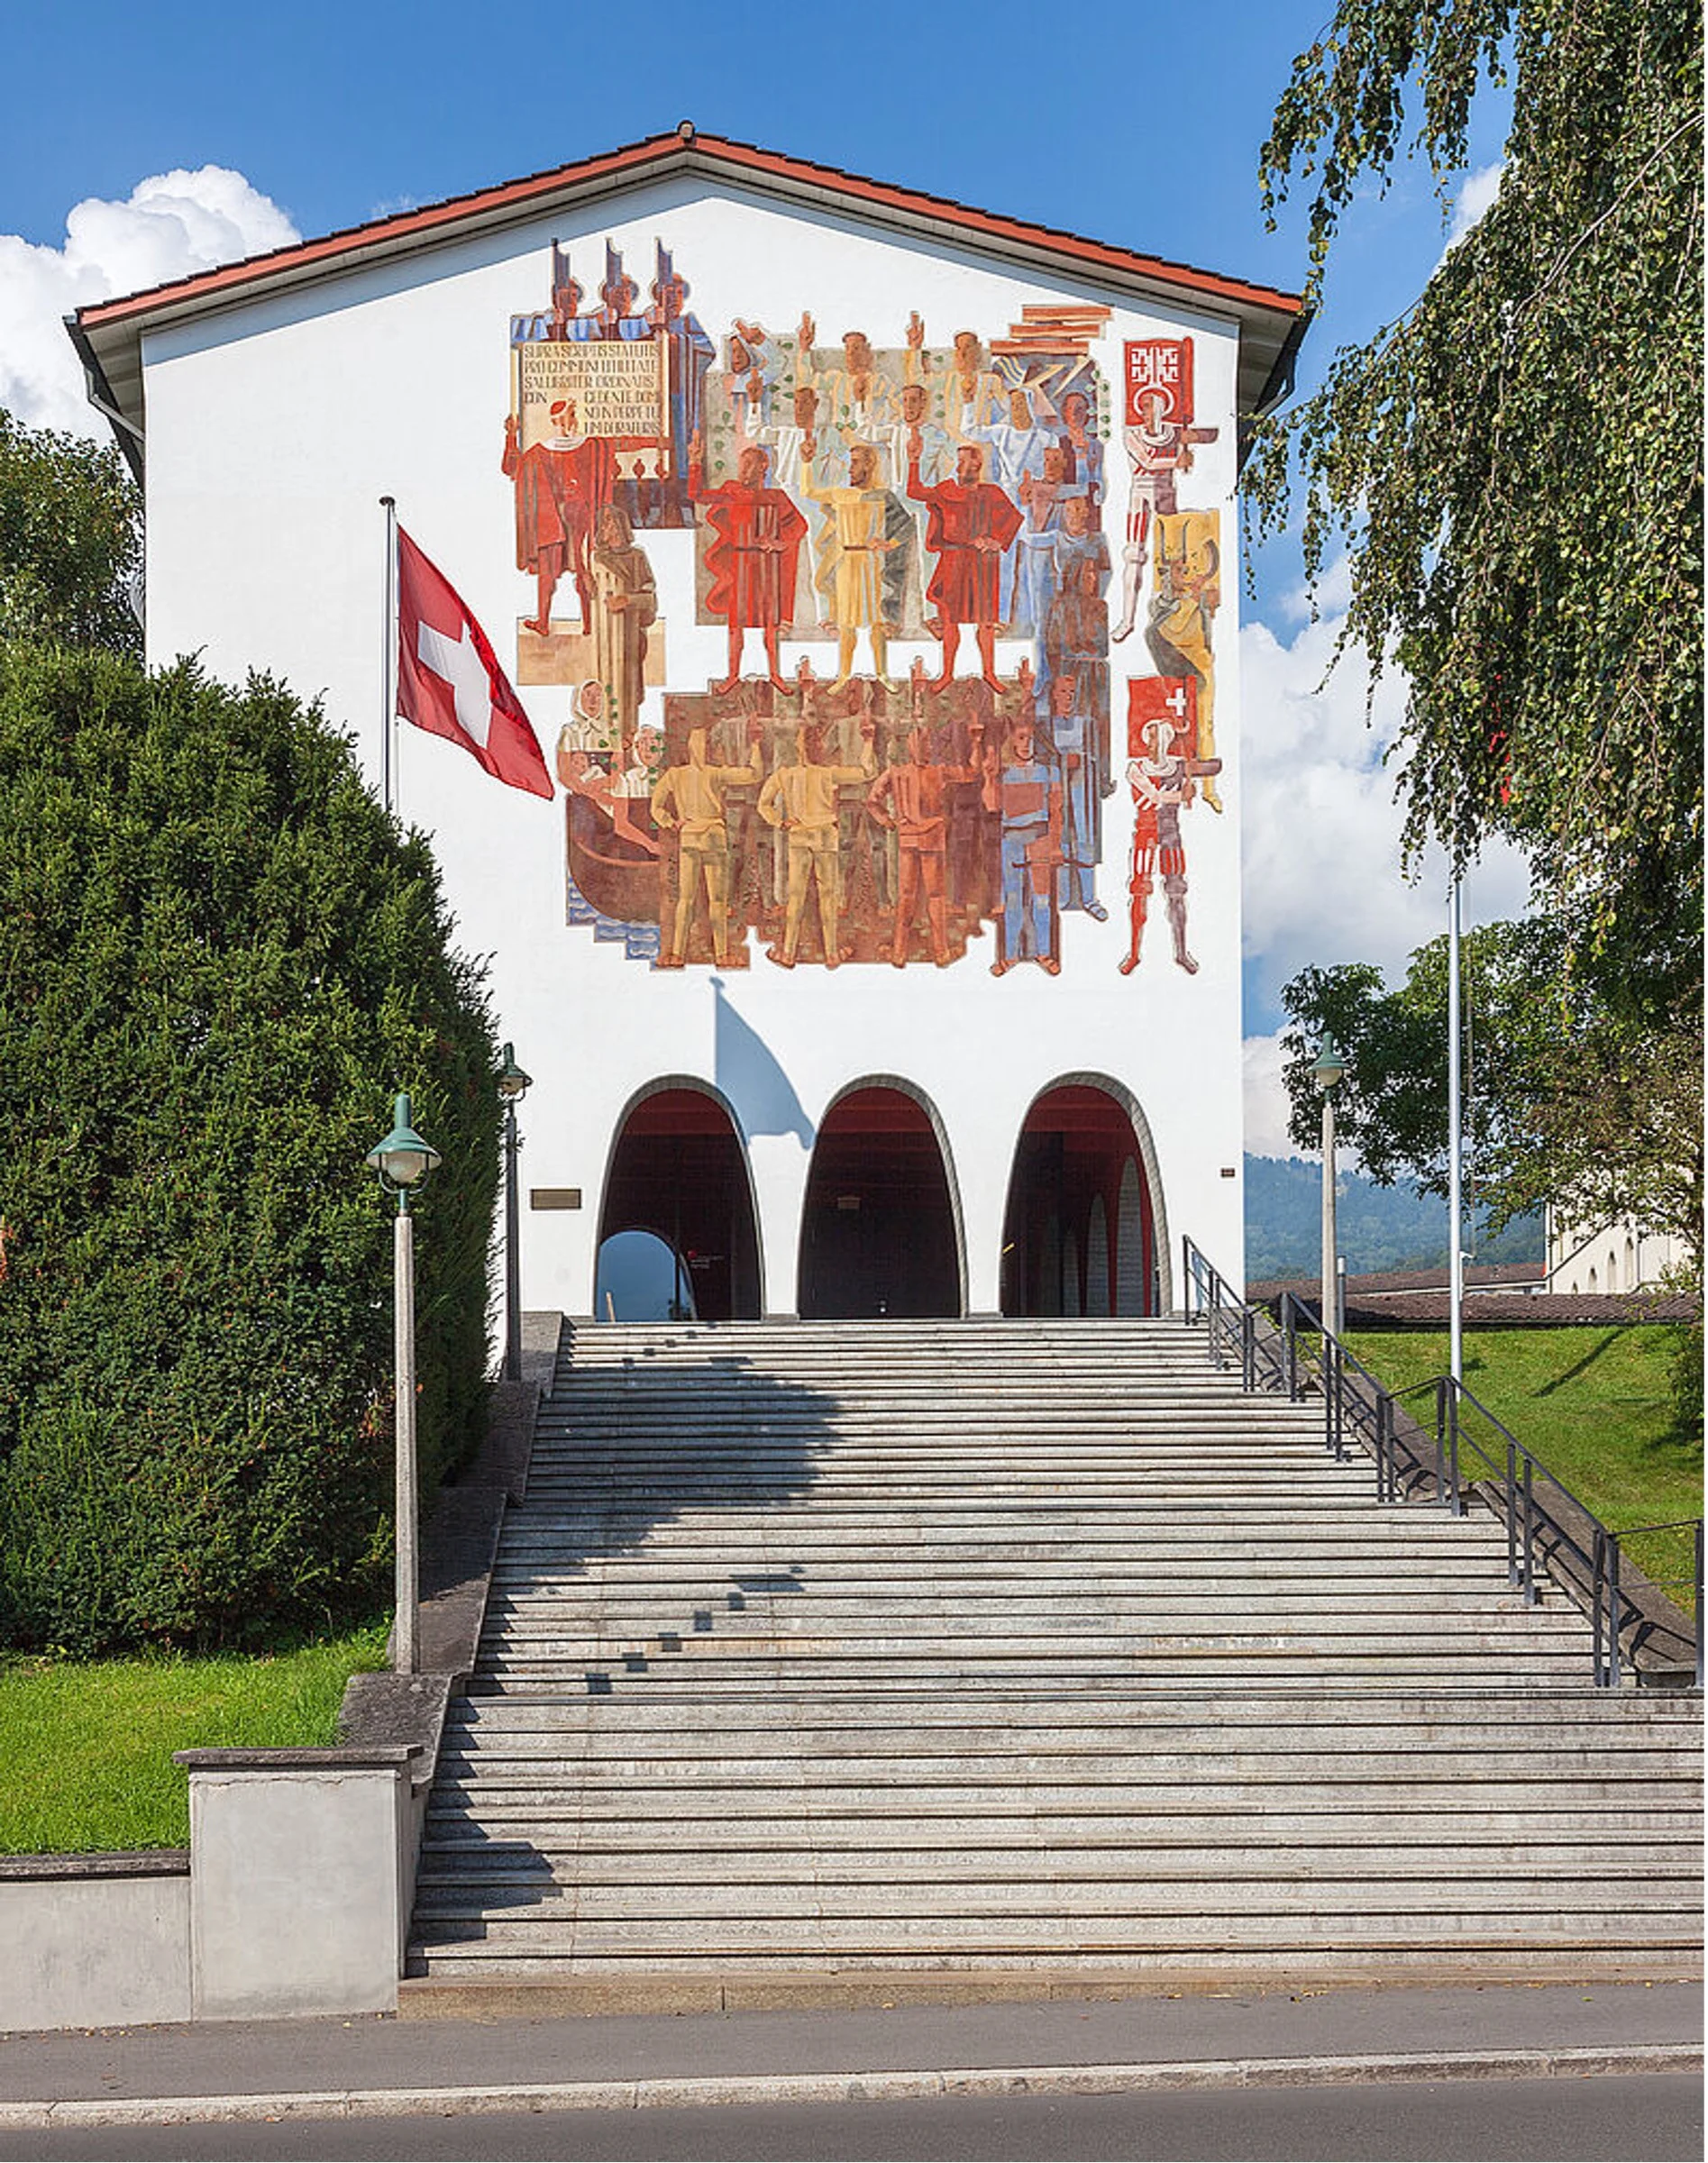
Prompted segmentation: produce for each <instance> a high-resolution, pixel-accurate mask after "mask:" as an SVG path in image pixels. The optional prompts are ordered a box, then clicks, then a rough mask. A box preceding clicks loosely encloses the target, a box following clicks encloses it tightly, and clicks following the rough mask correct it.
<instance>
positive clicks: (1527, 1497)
mask: <svg viewBox="0 0 1708 2163" xmlns="http://www.w3.org/2000/svg"><path fill="white" fill-rule="evenodd" d="M1533 1470H1534V1467H1533V1466H1532V1465H1531V1463H1530V1458H1529V1456H1526V1457H1525V1459H1524V1604H1525V1606H1526V1607H1534V1606H1535V1605H1536V1501H1535V1496H1534V1494H1533V1492H1532V1491H1531V1480H1530V1475H1531V1473H1532V1471H1533Z"/></svg>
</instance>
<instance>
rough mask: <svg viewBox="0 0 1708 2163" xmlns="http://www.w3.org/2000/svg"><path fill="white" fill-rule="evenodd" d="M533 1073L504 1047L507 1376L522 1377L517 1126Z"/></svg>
mask: <svg viewBox="0 0 1708 2163" xmlns="http://www.w3.org/2000/svg"><path fill="white" fill-rule="evenodd" d="M533 1081H534V1077H533V1075H532V1074H527V1073H524V1072H523V1071H522V1069H521V1068H520V1067H519V1066H518V1065H517V1064H516V1046H515V1045H512V1044H507V1045H505V1047H504V1064H503V1065H502V1066H501V1067H500V1068H499V1069H498V1095H499V1096H500V1098H501V1099H502V1100H503V1102H504V1379H505V1380H506V1382H519V1381H520V1380H521V1379H522V1256H521V1253H520V1249H519V1231H520V1225H519V1207H518V1203H517V1200H516V1151H517V1150H518V1149H519V1148H520V1147H521V1146H522V1144H521V1142H520V1140H519V1139H518V1138H517V1136H516V1106H517V1105H518V1104H519V1103H520V1102H521V1101H522V1100H523V1098H524V1097H525V1096H526V1095H527V1093H528V1090H529V1088H530V1086H531V1085H532V1083H533Z"/></svg>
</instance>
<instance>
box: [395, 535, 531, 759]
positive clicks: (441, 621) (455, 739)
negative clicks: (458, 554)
mask: <svg viewBox="0 0 1708 2163" xmlns="http://www.w3.org/2000/svg"><path fill="white" fill-rule="evenodd" d="M397 711H398V712H399V713H400V714H401V715H402V716H403V717H404V719H405V720H406V721H413V722H414V723H415V725H416V727H417V728H425V730H426V731H427V733H428V735H434V736H449V737H450V739H451V741H452V743H453V744H461V745H462V747H463V749H464V750H465V751H468V752H471V753H473V755H474V756H475V757H476V758H477V759H478V760H479V761H480V763H481V765H482V766H484V767H485V768H486V770H487V771H488V772H489V774H491V775H493V776H494V777H495V779H497V780H500V781H506V782H507V783H508V784H509V786H510V787H511V788H512V789H526V790H527V791H528V792H529V794H530V795H532V796H552V795H553V794H554V793H555V791H554V790H553V786H552V777H551V775H550V774H549V773H548V772H547V771H546V765H545V760H544V757H543V755H542V753H541V751H540V744H539V739H538V737H537V736H535V735H534V727H533V724H532V723H531V722H530V721H529V719H528V716H527V715H526V713H525V711H524V710H523V706H522V701H521V700H520V699H519V698H517V697H516V692H515V691H514V690H513V689H512V688H511V685H510V680H509V678H508V677H507V675H506V674H505V672H504V671H503V670H502V669H501V668H500V667H499V666H498V661H497V659H496V657H495V656H494V654H493V651H492V645H491V642H490V640H489V638H488V637H487V634H486V633H485V632H484V631H483V630H482V629H481V628H480V625H479V624H477V623H476V622H475V620H474V618H473V616H470V613H469V610H468V607H467V606H466V604H465V603H464V601H463V599H462V598H461V595H460V594H459V593H458V592H457V590H456V589H455V587H453V586H452V583H451V581H450V580H449V579H447V578H446V577H445V575H444V573H443V571H442V570H437V569H436V568H435V567H434V565H433V564H432V563H430V562H429V561H427V559H426V557H425V556H424V555H423V554H422V552H421V551H420V550H419V549H418V548H417V547H416V544H415V543H414V542H413V541H412V540H411V539H410V538H409V536H408V534H406V533H405V532H404V531H403V529H402V527H401V526H400V527H399V528H398V529H397Z"/></svg>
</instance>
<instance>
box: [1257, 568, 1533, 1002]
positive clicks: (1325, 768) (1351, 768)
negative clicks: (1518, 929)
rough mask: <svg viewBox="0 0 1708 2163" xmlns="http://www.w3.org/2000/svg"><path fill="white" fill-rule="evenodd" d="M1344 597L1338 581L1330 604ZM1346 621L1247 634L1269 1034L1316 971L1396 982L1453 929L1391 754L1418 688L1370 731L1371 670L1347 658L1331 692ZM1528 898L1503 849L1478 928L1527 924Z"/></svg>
mask: <svg viewBox="0 0 1708 2163" xmlns="http://www.w3.org/2000/svg"><path fill="white" fill-rule="evenodd" d="M1338 590H1339V589H1337V588H1336V587H1335V586H1334V584H1333V576H1332V574H1331V576H1330V580H1329V583H1328V585H1327V587H1326V589H1325V591H1326V592H1327V593H1329V594H1333V593H1335V592H1336V591H1338ZM1342 621H1343V616H1341V615H1340V614H1339V613H1330V614H1328V615H1325V616H1323V617H1322V618H1321V619H1320V621H1318V622H1317V623H1315V624H1310V623H1307V624H1305V625H1302V627H1301V628H1300V629H1299V630H1298V631H1297V632H1296V633H1295V634H1294V635H1293V637H1292V642H1291V643H1283V642H1282V641H1281V640H1280V639H1279V638H1277V637H1276V635H1275V634H1274V632H1273V631H1272V630H1270V628H1269V627H1268V626H1267V625H1265V624H1260V623H1258V624H1251V625H1247V627H1246V628H1245V629H1244V630H1243V631H1242V632H1241V634H1240V641H1241V652H1240V665H1241V680H1242V689H1243V700H1242V704H1243V708H1244V724H1243V735H1244V744H1245V789H1246V807H1245V825H1244V838H1245V878H1244V900H1245V944H1246V955H1247V963H1248V968H1247V984H1248V988H1249V990H1250V991H1251V993H1252V994H1253V995H1254V998H1255V1002H1256V1006H1257V1008H1258V1011H1256V1012H1255V1013H1254V1014H1253V1015H1252V1016H1251V1019H1252V1021H1253V1022H1254V1023H1255V1024H1256V1026H1258V1027H1262V1026H1263V1025H1264V1024H1265V1022H1266V1021H1268V1020H1270V1019H1271V1018H1273V1016H1274V1008H1275V1007H1276V1004H1277V1000H1278V994H1279V992H1280V989H1281V986H1282V985H1283V983H1284V982H1285V981H1286V980H1287V979H1288V978H1289V977H1290V976H1292V975H1294V974H1296V973H1297V972H1298V971H1299V970H1301V969H1302V968H1304V967H1305V966H1306V965H1307V964H1309V963H1316V964H1317V965H1318V966H1320V967H1325V968H1326V967H1330V966H1332V965H1334V964H1335V963H1341V962H1355V961H1364V962H1374V963H1375V964H1376V965H1377V967H1379V968H1380V969H1382V970H1383V971H1384V973H1385V974H1386V975H1387V976H1388V977H1389V979H1390V980H1391V981H1393V980H1394V979H1397V978H1398V977H1400V976H1402V975H1403V973H1404V970H1405V963H1406V961H1407V959H1408V957H1409V956H1410V955H1411V952H1412V951H1413V949H1414V948H1416V947H1418V946H1420V945H1423V943H1424V942H1425V941H1426V940H1428V939H1430V938H1433V937H1434V936H1435V935H1436V934H1437V933H1438V932H1440V931H1443V930H1445V928H1446V925H1447V916H1446V906H1447V905H1446V890H1447V867H1446V862H1445V859H1444V858H1443V857H1442V855H1441V854H1440V853H1439V851H1436V850H1430V851H1429V852H1428V853H1426V854H1425V857H1424V860H1423V862H1422V865H1421V867H1420V874H1419V876H1418V877H1417V879H1416V880H1408V879H1407V878H1406V877H1405V876H1404V875H1403V874H1402V871H1401V866H1400V832H1401V827H1402V824H1403V811H1402V806H1401V805H1400V804H1399V803H1397V802H1396V801H1395V799H1394V779H1395V770H1394V769H1393V767H1392V766H1389V765H1384V763H1383V754H1384V752H1385V751H1386V750H1387V747H1388V746H1389V745H1390V744H1392V743H1393V740H1394V736H1395V735H1396V733H1397V731H1398V728H1399V725H1400V722H1401V719H1402V715H1403V711H1404V707H1405V684H1404V680H1403V679H1402V677H1401V676H1399V675H1398V674H1396V673H1394V672H1393V671H1390V672H1389V673H1388V674H1387V675H1385V676H1384V678H1383V680H1381V682H1380V683H1379V684H1378V685H1377V687H1376V692H1375V702H1374V705H1373V707H1371V717H1370V720H1369V722H1368V724H1366V721H1365V697H1366V693H1367V690H1368V686H1369V678H1370V672H1369V664H1368V662H1367V661H1366V659H1365V657H1364V656H1363V655H1362V654H1360V653H1356V652H1349V653H1347V654H1346V656H1345V657H1344V658H1343V659H1342V661H1341V662H1340V664H1339V666H1338V668H1336V669H1335V670H1334V671H1333V672H1332V673H1331V674H1329V676H1328V678H1327V680H1326V682H1325V681H1324V672H1325V671H1327V670H1328V667H1329V659H1330V657H1331V655H1332V654H1333V652H1334V646H1335V641H1336V638H1337V636H1338V633H1339V629H1340V625H1341V622H1342ZM1528 890H1529V881H1528V878H1527V875H1526V872H1525V868H1524V863H1523V860H1522V858H1521V857H1520V856H1519V854H1518V853H1517V852H1516V851H1515V850H1513V849H1512V848H1510V847H1508V846H1506V845H1505V844H1490V846H1489V847H1488V848H1487V850H1485V852H1484V857H1483V859H1482V861H1481V862H1479V863H1478V864H1477V865H1476V866H1475V867H1474V869H1473V871H1472V873H1471V875H1470V877H1469V878H1468V879H1467V881H1466V899H1465V920H1466V924H1467V925H1469V924H1473V923H1479V922H1486V921H1488V920H1490V919H1492V918H1494V917H1511V916H1517V915H1521V914H1522V913H1523V910H1524V907H1525V902H1526V897H1527V894H1528Z"/></svg>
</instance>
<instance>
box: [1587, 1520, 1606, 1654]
mask: <svg viewBox="0 0 1708 2163" xmlns="http://www.w3.org/2000/svg"><path fill="white" fill-rule="evenodd" d="M1606 1547H1607V1535H1606V1533H1605V1532H1603V1529H1602V1528H1601V1527H1600V1526H1599V1525H1597V1526H1596V1528H1595V1536H1594V1539H1593V1540H1592V1541H1591V1542H1590V1572H1589V1614H1590V1629H1591V1643H1590V1658H1591V1659H1592V1661H1593V1662H1594V1672H1595V1687H1596V1688H1597V1689H1598V1690H1603V1689H1605V1688H1606V1686H1607V1678H1606V1675H1604V1673H1603V1660H1602V1578H1603V1574H1604V1573H1605V1570H1606Z"/></svg>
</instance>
